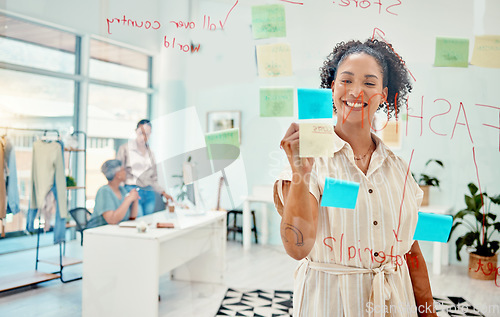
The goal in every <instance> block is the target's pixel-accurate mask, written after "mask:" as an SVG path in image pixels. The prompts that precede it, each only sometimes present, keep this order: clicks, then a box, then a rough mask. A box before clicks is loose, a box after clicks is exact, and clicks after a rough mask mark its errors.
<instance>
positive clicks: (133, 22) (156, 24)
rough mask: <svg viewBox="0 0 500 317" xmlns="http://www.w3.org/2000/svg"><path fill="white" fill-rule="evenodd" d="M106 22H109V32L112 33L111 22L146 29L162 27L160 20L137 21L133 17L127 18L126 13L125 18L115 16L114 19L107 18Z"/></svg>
mask: <svg viewBox="0 0 500 317" xmlns="http://www.w3.org/2000/svg"><path fill="white" fill-rule="evenodd" d="M106 22H107V24H108V34H112V33H111V28H110V26H111V24H113V23H117V24H120V23H121V24H122V25H124V26H130V27H136V28H139V29H141V28H144V29H146V30H149V29H153V30H158V29H159V28H160V27H161V24H160V22H158V21H137V20H132V19H127V18H126V17H125V15H123V18H122V19H120V18H114V19H111V20H110V19H106Z"/></svg>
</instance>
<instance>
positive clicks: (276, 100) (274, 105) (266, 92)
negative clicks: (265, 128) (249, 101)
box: [260, 88, 294, 117]
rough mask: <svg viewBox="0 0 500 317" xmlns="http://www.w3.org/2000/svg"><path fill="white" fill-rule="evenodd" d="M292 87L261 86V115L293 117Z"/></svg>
mask: <svg viewBox="0 0 500 317" xmlns="http://www.w3.org/2000/svg"><path fill="white" fill-rule="evenodd" d="M293 96H294V91H293V88H261V89H260V116H261V117H293V98H294V97H293Z"/></svg>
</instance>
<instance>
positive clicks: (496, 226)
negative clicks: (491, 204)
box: [493, 222, 500, 231]
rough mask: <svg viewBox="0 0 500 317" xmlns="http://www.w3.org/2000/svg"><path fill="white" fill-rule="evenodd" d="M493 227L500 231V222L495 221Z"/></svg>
mask: <svg viewBox="0 0 500 317" xmlns="http://www.w3.org/2000/svg"><path fill="white" fill-rule="evenodd" d="M493 227H494V228H495V230H497V231H500V222H495V223H494V224H493Z"/></svg>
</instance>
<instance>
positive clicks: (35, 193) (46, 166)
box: [30, 141, 68, 218]
mask: <svg viewBox="0 0 500 317" xmlns="http://www.w3.org/2000/svg"><path fill="white" fill-rule="evenodd" d="M31 177H32V180H31V184H32V186H31V196H30V197H31V200H30V208H31V209H38V208H41V207H42V206H43V205H44V201H45V198H46V197H47V194H48V193H49V192H50V190H51V189H52V186H53V185H55V186H56V190H57V198H58V199H57V204H58V207H59V212H60V216H61V217H63V218H66V217H67V215H68V207H67V199H66V176H65V175H64V164H63V154H62V149H61V144H60V143H59V142H51V143H47V142H44V141H35V142H34V143H33V165H32V169H31Z"/></svg>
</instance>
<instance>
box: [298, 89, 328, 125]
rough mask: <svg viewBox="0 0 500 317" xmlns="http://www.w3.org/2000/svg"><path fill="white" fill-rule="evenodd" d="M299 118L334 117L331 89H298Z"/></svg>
mask: <svg viewBox="0 0 500 317" xmlns="http://www.w3.org/2000/svg"><path fill="white" fill-rule="evenodd" d="M297 101H298V104H299V119H323V118H326V119H330V118H332V117H333V102H332V91H331V90H330V89H308V88H298V89H297Z"/></svg>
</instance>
